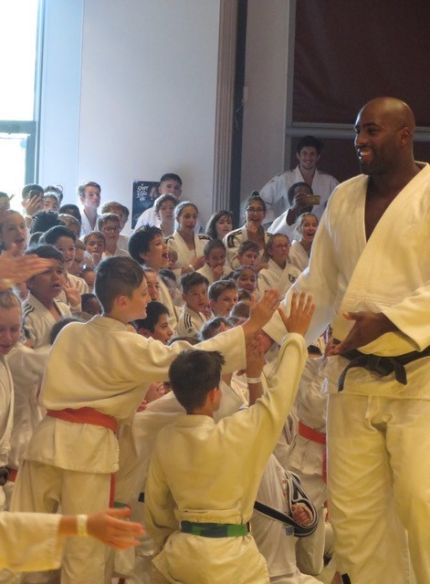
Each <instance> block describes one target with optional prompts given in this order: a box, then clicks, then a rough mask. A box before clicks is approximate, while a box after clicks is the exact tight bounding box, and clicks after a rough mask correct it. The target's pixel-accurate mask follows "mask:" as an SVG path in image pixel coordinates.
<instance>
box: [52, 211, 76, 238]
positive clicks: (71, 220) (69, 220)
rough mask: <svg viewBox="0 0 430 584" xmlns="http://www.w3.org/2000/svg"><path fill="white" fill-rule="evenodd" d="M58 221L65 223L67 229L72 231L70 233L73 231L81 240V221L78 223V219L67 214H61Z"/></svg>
mask: <svg viewBox="0 0 430 584" xmlns="http://www.w3.org/2000/svg"><path fill="white" fill-rule="evenodd" d="M58 219H59V220H60V221H61V222H62V223H64V225H65V226H66V227H67V229H70V231H73V233H74V234H75V235H76V237H77V238H78V239H79V236H80V234H81V227H82V226H81V223H80V221H78V220H77V219H76V217H74V216H73V215H68V214H67V213H60V214H59V215H58Z"/></svg>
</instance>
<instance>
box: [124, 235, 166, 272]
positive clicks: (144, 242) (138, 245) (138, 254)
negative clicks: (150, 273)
mask: <svg viewBox="0 0 430 584" xmlns="http://www.w3.org/2000/svg"><path fill="white" fill-rule="evenodd" d="M157 235H161V236H163V232H162V231H161V229H160V228H159V227H155V226H154V225H144V226H143V227H141V228H140V229H138V230H137V231H135V232H134V233H133V235H132V236H131V237H130V239H129V242H128V253H129V254H130V255H131V257H132V258H133V259H134V260H136V262H139V264H141V263H143V258H142V254H144V253H148V252H149V246H150V243H151V241H152V240H153V239H154V238H155V237H157Z"/></svg>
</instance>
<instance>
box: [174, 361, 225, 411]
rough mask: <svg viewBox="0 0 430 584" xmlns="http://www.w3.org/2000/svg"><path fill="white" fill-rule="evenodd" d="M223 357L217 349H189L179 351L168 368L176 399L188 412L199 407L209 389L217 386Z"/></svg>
mask: <svg viewBox="0 0 430 584" xmlns="http://www.w3.org/2000/svg"><path fill="white" fill-rule="evenodd" d="M223 365H224V357H223V356H222V355H221V353H218V351H198V350H195V349H190V350H189V351H184V352H183V353H181V354H180V355H179V356H178V357H176V359H175V360H174V361H173V363H172V364H171V365H170V368H169V380H170V383H171V385H172V389H173V393H174V394H175V397H176V399H177V400H178V402H179V403H180V404H181V406H182V407H184V408H185V410H186V412H187V413H188V414H190V413H192V412H193V411H194V410H195V409H196V408H199V407H201V406H202V405H203V404H204V402H205V400H206V396H207V394H208V393H209V391H210V390H211V389H215V388H216V387H218V386H219V383H220V380H221V369H222V366H223Z"/></svg>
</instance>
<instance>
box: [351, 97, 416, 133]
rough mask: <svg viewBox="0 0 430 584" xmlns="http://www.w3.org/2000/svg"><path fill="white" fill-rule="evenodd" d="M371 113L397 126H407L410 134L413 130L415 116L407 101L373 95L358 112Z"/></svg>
mask: <svg viewBox="0 0 430 584" xmlns="http://www.w3.org/2000/svg"><path fill="white" fill-rule="evenodd" d="M365 111H366V113H373V114H374V115H376V116H377V117H378V118H383V119H385V120H387V121H388V122H391V123H393V124H394V125H395V126H396V127H397V128H409V130H410V131H411V134H413V133H414V130H415V116H414V113H413V111H412V110H411V108H410V107H409V106H408V104H407V103H405V102H404V101H402V100H401V99H397V98H396V97H375V98H374V99H371V100H370V101H368V102H367V103H366V105H364V106H363V107H362V108H361V110H360V112H359V114H358V115H359V116H360V114H362V113H363V112H365Z"/></svg>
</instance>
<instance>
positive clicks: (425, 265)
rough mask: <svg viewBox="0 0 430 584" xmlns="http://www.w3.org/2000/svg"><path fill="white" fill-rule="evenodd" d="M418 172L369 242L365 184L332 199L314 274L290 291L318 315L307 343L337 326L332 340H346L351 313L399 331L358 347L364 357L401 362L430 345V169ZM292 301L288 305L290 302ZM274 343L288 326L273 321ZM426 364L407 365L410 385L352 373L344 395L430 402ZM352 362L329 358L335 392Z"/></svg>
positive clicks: (361, 180) (347, 185) (356, 181)
mask: <svg viewBox="0 0 430 584" xmlns="http://www.w3.org/2000/svg"><path fill="white" fill-rule="evenodd" d="M418 164H419V166H420V167H421V171H420V172H419V173H418V174H417V175H416V176H415V177H414V178H413V179H412V180H411V181H410V182H409V183H408V184H407V185H406V186H405V187H404V188H403V190H402V191H401V192H400V193H399V194H398V195H397V197H396V198H395V199H394V200H393V201H392V203H391V204H390V205H389V207H388V208H387V209H386V211H385V212H384V214H383V215H382V217H381V219H380V220H379V222H378V223H377V225H376V227H375V229H374V231H373V233H372V234H371V236H370V238H369V240H368V241H366V232H365V223H364V218H365V203H366V192H367V181H368V177H367V176H365V175H359V176H356V177H354V178H352V179H350V180H348V181H346V182H344V183H342V184H341V185H340V186H339V187H338V188H337V189H336V190H335V192H334V193H333V195H332V196H331V197H330V200H329V202H328V205H327V209H326V212H325V213H324V215H323V217H322V219H321V222H320V225H319V228H318V231H317V233H316V236H315V240H314V243H313V246H312V253H311V259H310V264H309V267H308V268H307V269H306V270H305V271H304V272H303V273H302V274H301V275H300V277H299V278H298V280H297V281H296V283H295V285H294V286H293V287H292V288H291V291H293V290H295V291H300V290H303V291H306V292H309V293H311V294H312V295H313V297H314V299H315V302H316V311H315V314H314V317H313V319H312V323H311V327H310V329H309V332H308V335H307V338H308V340H309V341H310V342H312V341H315V339H316V338H317V337H318V336H319V335H320V334H321V333H322V332H323V331H324V329H325V328H326V327H327V325H328V324H330V323H333V334H334V337H335V338H338V339H340V340H342V339H344V338H345V336H346V335H347V333H348V331H349V330H350V328H351V327H352V324H353V323H352V322H351V321H347V320H346V319H344V318H343V317H342V315H343V313H345V312H347V311H360V310H369V311H372V312H382V313H383V314H385V315H386V317H387V318H388V319H389V320H391V321H392V322H393V323H394V324H395V325H396V326H397V327H398V329H399V330H398V331H396V332H390V333H386V334H384V335H382V336H381V337H379V338H378V339H376V340H375V341H373V342H371V343H369V344H367V345H365V346H363V347H360V351H362V352H363V353H369V354H370V353H374V354H377V355H381V356H396V355H402V354H404V353H408V352H411V351H422V350H423V349H425V348H426V347H427V346H428V345H430V262H429V261H428V254H427V252H426V250H427V249H428V245H429V241H430V166H429V165H428V164H423V163H418ZM287 301H288V300H287ZM265 331H266V332H267V333H268V334H269V335H270V336H271V337H272V338H274V339H275V340H276V339H277V338H278V339H279V338H281V337H282V334H283V325H282V323H281V321H280V319H278V317H277V316H275V317H274V318H273V319H272V320H271V321H270V322H269V323H268V324H267V325H266V327H265ZM428 363H429V361H428V358H423V359H418V360H416V361H413V362H411V363H409V364H408V365H406V371H407V374H408V384H407V385H406V386H405V385H401V384H399V383H397V382H396V381H395V378H394V375H393V374H390V375H387V376H385V377H380V376H379V375H376V374H374V373H371V372H368V371H367V370H365V369H363V368H361V367H360V368H353V369H351V370H350V371H348V373H347V376H346V382H345V389H344V391H348V392H351V393H354V394H356V395H378V396H383V397H395V398H406V399H407V398H420V399H430V375H429V374H428V373H429V369H428ZM347 364H348V360H346V359H344V358H343V357H331V358H329V363H328V366H327V369H326V372H327V374H328V376H329V379H330V381H332V382H333V384H331V385H330V391H332V389H333V390H334V391H336V390H337V380H338V378H339V375H340V373H341V372H342V370H343V368H344V367H346V365H347Z"/></svg>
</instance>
